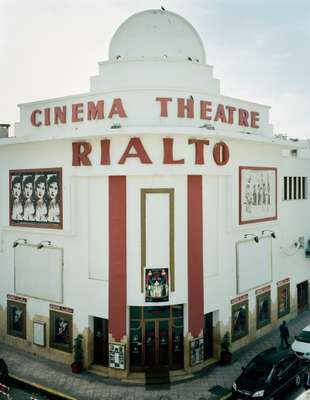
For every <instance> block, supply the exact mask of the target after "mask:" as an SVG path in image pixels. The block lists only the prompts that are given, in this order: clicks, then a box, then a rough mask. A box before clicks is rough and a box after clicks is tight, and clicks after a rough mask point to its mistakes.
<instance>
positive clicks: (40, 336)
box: [33, 321, 46, 347]
mask: <svg viewBox="0 0 310 400" xmlns="http://www.w3.org/2000/svg"><path fill="white" fill-rule="evenodd" d="M33 343H34V344H36V345H37V346H41V347H45V346H46V324H45V323H44V322H40V321H33Z"/></svg>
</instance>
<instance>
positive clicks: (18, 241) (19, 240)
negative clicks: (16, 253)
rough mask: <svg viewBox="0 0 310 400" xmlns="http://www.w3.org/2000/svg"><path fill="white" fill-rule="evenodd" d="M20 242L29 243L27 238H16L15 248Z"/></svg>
mask: <svg viewBox="0 0 310 400" xmlns="http://www.w3.org/2000/svg"><path fill="white" fill-rule="evenodd" d="M19 244H27V239H16V240H15V241H14V242H13V246H12V247H13V248H15V247H17V246H18V245H19Z"/></svg>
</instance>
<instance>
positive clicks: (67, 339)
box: [50, 310, 72, 353]
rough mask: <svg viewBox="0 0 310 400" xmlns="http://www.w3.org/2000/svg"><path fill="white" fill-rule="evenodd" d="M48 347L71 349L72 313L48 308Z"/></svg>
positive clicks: (69, 351)
mask: <svg viewBox="0 0 310 400" xmlns="http://www.w3.org/2000/svg"><path fill="white" fill-rule="evenodd" d="M50 347H53V348H54V349H57V350H62V351H66V352H68V353H71V351H72V315H71V314H65V313H61V312H58V311H52V310H50Z"/></svg>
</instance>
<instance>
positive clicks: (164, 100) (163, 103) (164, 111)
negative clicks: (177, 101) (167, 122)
mask: <svg viewBox="0 0 310 400" xmlns="http://www.w3.org/2000/svg"><path fill="white" fill-rule="evenodd" d="M156 101H159V102H160V116H161V117H168V102H169V101H172V98H171V97H156Z"/></svg>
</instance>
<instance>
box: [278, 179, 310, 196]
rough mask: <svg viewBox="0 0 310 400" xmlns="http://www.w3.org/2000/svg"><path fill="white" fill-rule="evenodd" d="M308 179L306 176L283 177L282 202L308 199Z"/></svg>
mask: <svg viewBox="0 0 310 400" xmlns="http://www.w3.org/2000/svg"><path fill="white" fill-rule="evenodd" d="M307 193H308V178H307V177H306V176H284V177H283V200H305V199H307V198H308V195H307Z"/></svg>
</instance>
